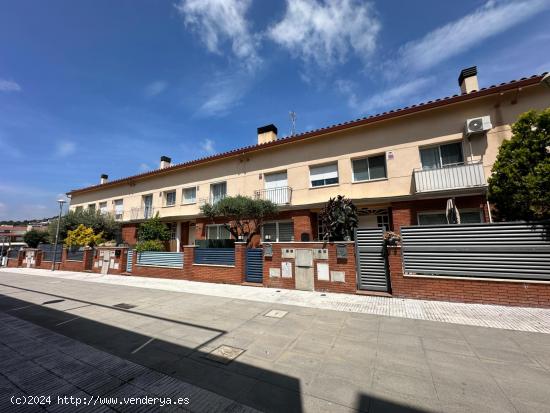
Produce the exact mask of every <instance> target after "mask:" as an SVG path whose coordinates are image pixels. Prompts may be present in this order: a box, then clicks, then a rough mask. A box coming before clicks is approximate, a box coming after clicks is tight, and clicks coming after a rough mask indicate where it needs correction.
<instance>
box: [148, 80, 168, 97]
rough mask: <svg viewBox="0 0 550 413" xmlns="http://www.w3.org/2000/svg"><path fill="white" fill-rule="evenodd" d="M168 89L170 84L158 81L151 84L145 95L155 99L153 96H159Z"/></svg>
mask: <svg viewBox="0 0 550 413" xmlns="http://www.w3.org/2000/svg"><path fill="white" fill-rule="evenodd" d="M167 87H168V83H166V82H164V81H162V80H156V81H154V82H152V83H149V84H148V85H147V86H146V87H145V95H146V96H148V97H153V96H156V95H159V94H161V93H162V92H164V91H165V90H166V88H167Z"/></svg>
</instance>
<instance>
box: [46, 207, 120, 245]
mask: <svg viewBox="0 0 550 413" xmlns="http://www.w3.org/2000/svg"><path fill="white" fill-rule="evenodd" d="M81 224H82V225H84V226H85V227H87V228H92V229H93V230H94V234H99V233H100V232H101V233H103V238H104V239H106V240H112V239H120V223H119V222H117V221H115V220H114V218H113V216H112V215H110V214H101V213H100V212H99V211H90V210H87V209H85V210H82V211H69V212H68V213H67V214H66V215H64V216H62V217H61V221H60V222H59V239H65V238H67V235H68V232H69V231H74V230H75V229H77V228H78V226H79V225H81ZM56 230H57V218H56V219H54V220H52V222H51V223H50V225H49V227H48V232H49V234H50V240H55V232H56ZM52 242H53V241H52Z"/></svg>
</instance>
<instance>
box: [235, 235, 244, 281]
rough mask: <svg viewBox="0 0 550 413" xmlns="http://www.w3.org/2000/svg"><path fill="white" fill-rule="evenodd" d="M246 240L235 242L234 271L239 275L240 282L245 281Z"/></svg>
mask: <svg viewBox="0 0 550 413" xmlns="http://www.w3.org/2000/svg"><path fill="white" fill-rule="evenodd" d="M245 254H246V242H236V243H235V271H236V272H237V274H239V276H240V278H241V279H240V282H241V283H243V282H244V281H245V279H246V278H245V268H246V265H245V263H246V256H245Z"/></svg>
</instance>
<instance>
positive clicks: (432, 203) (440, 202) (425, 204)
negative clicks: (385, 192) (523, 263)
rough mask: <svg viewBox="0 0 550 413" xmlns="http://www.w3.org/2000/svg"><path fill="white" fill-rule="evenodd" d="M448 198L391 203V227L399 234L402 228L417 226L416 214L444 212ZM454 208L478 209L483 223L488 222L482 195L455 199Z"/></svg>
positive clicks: (484, 200)
mask: <svg viewBox="0 0 550 413" xmlns="http://www.w3.org/2000/svg"><path fill="white" fill-rule="evenodd" d="M447 199H448V198H438V199H417V200H412V201H404V202H393V203H392V207H391V214H392V217H391V218H392V219H391V220H392V225H393V230H394V231H395V232H400V230H401V227H402V226H408V225H418V222H417V214H418V213H419V212H423V211H445V210H446V208H447ZM455 200H456V206H457V208H458V210H459V211H460V210H461V209H465V208H467V209H479V211H481V212H482V213H483V221H484V222H489V214H488V211H487V202H486V199H485V197H484V196H482V195H473V196H463V197H456V198H455Z"/></svg>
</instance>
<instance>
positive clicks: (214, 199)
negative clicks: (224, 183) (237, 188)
mask: <svg viewBox="0 0 550 413" xmlns="http://www.w3.org/2000/svg"><path fill="white" fill-rule="evenodd" d="M226 196H227V194H224V195H218V196H210V197H208V198H199V201H198V204H199V205H204V204H211V205H214V204H215V203H217V202H218V201H221V200H222V199H224V198H225V197H226Z"/></svg>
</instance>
